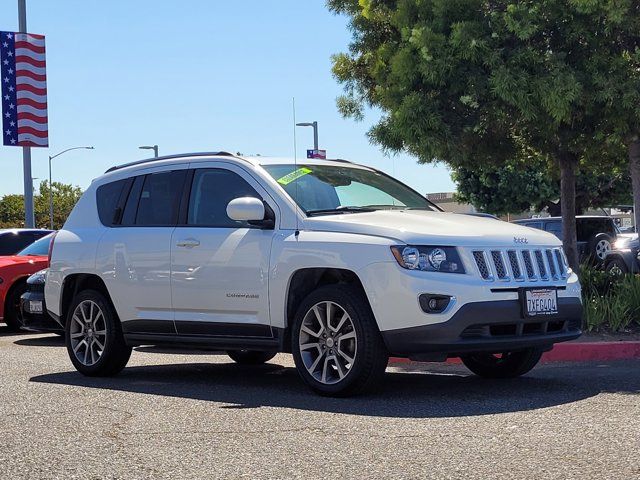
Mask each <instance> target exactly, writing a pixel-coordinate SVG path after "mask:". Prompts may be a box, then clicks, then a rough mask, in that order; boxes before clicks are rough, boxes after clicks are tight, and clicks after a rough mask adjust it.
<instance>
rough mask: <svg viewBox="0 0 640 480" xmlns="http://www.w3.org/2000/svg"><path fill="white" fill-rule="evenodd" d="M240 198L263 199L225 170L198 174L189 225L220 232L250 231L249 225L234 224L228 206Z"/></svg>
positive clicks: (193, 185) (192, 192) (234, 174)
mask: <svg viewBox="0 0 640 480" xmlns="http://www.w3.org/2000/svg"><path fill="white" fill-rule="evenodd" d="M240 197H254V198H258V199H261V197H260V195H258V192H256V191H255V190H254V189H253V187H252V186H251V185H249V184H248V183H247V182H246V180H244V179H243V178H242V177H241V176H240V175H238V174H236V173H234V172H231V171H229V170H223V169H216V168H212V169H201V170H196V171H195V173H194V175H193V183H192V187H191V197H190V199H189V214H188V219H187V224H188V225H194V226H199V227H218V228H247V227H250V225H249V224H248V223H247V222H238V221H235V220H231V219H230V218H229V217H228V216H227V205H228V204H229V202H230V201H231V200H234V199H236V198H240Z"/></svg>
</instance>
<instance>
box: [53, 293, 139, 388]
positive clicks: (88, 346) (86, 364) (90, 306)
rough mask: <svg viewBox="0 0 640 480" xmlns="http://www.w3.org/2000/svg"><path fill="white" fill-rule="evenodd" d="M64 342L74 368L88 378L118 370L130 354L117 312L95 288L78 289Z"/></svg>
mask: <svg viewBox="0 0 640 480" xmlns="http://www.w3.org/2000/svg"><path fill="white" fill-rule="evenodd" d="M65 343H66V345H67V351H68V353H69V357H70V358H71V362H72V363H73V366H74V367H76V370H78V371H79V372H80V373H82V374H83V375H87V376H91V377H107V376H111V375H115V374H117V373H119V372H120V371H121V370H122V369H123V368H124V367H125V366H126V365H127V362H128V361H129V357H130V356H131V347H128V346H127V345H126V343H125V341H124V336H123V335H122V329H121V328H120V321H119V320H118V317H117V315H116V312H115V311H114V309H113V307H112V306H111V304H110V303H109V301H108V300H107V299H106V298H105V296H104V295H103V294H102V293H100V292H97V291H95V290H85V291H83V292H80V293H79V294H78V295H76V297H75V298H74V299H73V302H71V307H70V308H69V313H68V315H67V322H66V328H65Z"/></svg>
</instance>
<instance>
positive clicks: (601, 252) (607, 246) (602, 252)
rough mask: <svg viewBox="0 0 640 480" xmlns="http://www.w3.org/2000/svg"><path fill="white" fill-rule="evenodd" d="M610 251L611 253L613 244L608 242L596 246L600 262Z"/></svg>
mask: <svg viewBox="0 0 640 480" xmlns="http://www.w3.org/2000/svg"><path fill="white" fill-rule="evenodd" d="M610 251H611V243H610V242H609V241H608V240H600V241H599V242H598V243H597V244H596V256H597V257H598V258H599V259H600V260H604V259H605V257H606V256H607V254H608V253H609V252H610Z"/></svg>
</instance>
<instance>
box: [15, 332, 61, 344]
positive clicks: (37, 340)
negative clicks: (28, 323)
mask: <svg viewBox="0 0 640 480" xmlns="http://www.w3.org/2000/svg"><path fill="white" fill-rule="evenodd" d="M13 343H15V344H16V345H21V346H23V347H64V337H61V336H60V335H55V334H51V336H49V337H30V338H22V339H20V340H16V341H15V342H13Z"/></svg>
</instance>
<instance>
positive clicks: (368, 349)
mask: <svg viewBox="0 0 640 480" xmlns="http://www.w3.org/2000/svg"><path fill="white" fill-rule="evenodd" d="M322 302H332V303H334V304H336V305H337V306H339V307H341V308H342V309H343V310H344V312H346V313H347V314H348V315H349V317H350V320H351V324H352V327H353V329H352V330H351V332H355V342H356V346H357V347H356V348H357V350H356V351H355V356H354V357H353V362H352V363H350V364H349V365H350V367H349V369H348V370H347V374H346V375H345V376H344V378H342V379H340V380H339V381H337V382H336V383H332V384H327V383H322V381H321V380H318V379H316V378H314V376H312V374H311V373H309V371H308V370H307V367H306V366H305V363H304V360H303V357H302V353H301V348H300V334H301V327H302V325H303V321H304V319H305V316H306V315H307V313H310V312H311V310H312V308H313V307H314V306H316V305H318V304H319V303H322ZM292 329H293V330H292V334H291V352H292V353H293V359H294V361H295V364H296V368H297V370H298V373H299V374H300V377H301V378H302V380H303V381H304V383H306V384H307V385H308V386H309V387H311V389H312V390H314V391H315V392H316V393H318V394H320V395H324V396H335V397H346V396H351V395H357V394H361V393H365V392H368V391H372V390H374V389H376V388H378V387H379V386H380V385H381V383H382V379H383V376H384V372H385V369H386V367H387V363H388V361H389V353H388V352H387V349H386V347H385V345H384V341H383V340H382V336H381V335H380V331H379V330H378V326H377V323H376V320H375V318H374V316H373V312H372V311H371V307H370V306H369V303H368V301H367V299H366V297H365V296H364V294H363V293H362V291H361V290H359V289H357V288H355V287H353V286H351V285H342V284H341V285H327V286H324V287H320V288H319V289H317V290H316V291H314V292H312V293H311V294H309V295H308V296H307V297H306V298H305V299H304V300H303V301H302V303H301V305H300V307H299V308H298V311H297V313H296V316H295V319H294V322H293V325H292ZM351 332H349V334H351ZM337 345H338V346H337V347H335V346H334V348H335V351H336V357H337V352H338V351H339V350H340V348H341V347H340V343H339V340H338V343H337ZM325 346H326V345H325ZM318 351H321V350H320V349H319V348H318ZM320 355H328V353H326V352H325V353H322V354H320ZM336 367H337V366H336V365H335V364H334V371H337V370H336Z"/></svg>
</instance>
